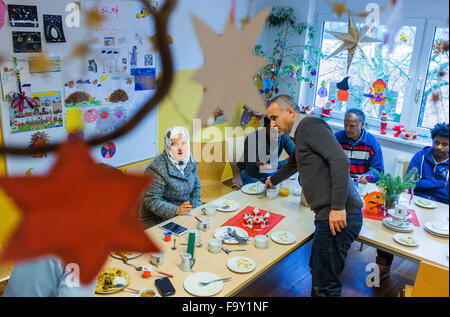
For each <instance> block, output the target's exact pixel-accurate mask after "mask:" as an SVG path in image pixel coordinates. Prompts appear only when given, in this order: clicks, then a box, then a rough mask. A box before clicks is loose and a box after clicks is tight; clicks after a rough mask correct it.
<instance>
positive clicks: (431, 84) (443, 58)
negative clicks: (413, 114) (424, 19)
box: [417, 28, 448, 128]
mask: <svg viewBox="0 0 450 317" xmlns="http://www.w3.org/2000/svg"><path fill="white" fill-rule="evenodd" d="M445 41H448V28H436V29H435V32H434V39H433V46H432V47H431V51H430V61H429V63H428V71H427V79H426V81H425V89H424V92H423V98H422V105H421V107H420V114H419V121H418V122H417V126H419V127H424V128H432V127H434V126H435V125H436V123H439V122H447V123H448V52H444V50H443V44H444V42H445ZM433 95H435V96H439V100H433Z"/></svg>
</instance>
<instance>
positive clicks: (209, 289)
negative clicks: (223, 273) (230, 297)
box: [184, 272, 223, 296]
mask: <svg viewBox="0 0 450 317" xmlns="http://www.w3.org/2000/svg"><path fill="white" fill-rule="evenodd" d="M216 279H220V277H218V276H217V275H215V274H213V273H209V272H198V273H194V274H191V275H189V276H188V277H186V279H185V280H184V289H185V290H186V291H187V292H189V293H190V294H192V295H195V296H213V295H216V294H217V293H219V292H220V291H221V290H222V288H223V281H219V282H214V283H211V284H209V285H206V286H201V285H200V284H199V282H209V281H212V280H216Z"/></svg>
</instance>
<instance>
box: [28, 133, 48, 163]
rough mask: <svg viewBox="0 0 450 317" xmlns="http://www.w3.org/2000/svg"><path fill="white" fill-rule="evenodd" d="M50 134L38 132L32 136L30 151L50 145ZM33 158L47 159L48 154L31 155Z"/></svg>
mask: <svg viewBox="0 0 450 317" xmlns="http://www.w3.org/2000/svg"><path fill="white" fill-rule="evenodd" d="M48 144H49V141H48V134H47V133H45V132H36V133H35V134H33V135H32V136H31V140H30V144H29V145H28V148H29V149H35V148H37V147H40V146H44V145H48ZM31 157H34V158H40V157H47V153H42V154H31Z"/></svg>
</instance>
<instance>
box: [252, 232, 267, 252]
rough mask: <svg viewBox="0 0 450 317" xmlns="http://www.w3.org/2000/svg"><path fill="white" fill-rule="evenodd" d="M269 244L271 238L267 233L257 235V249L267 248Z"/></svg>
mask: <svg viewBox="0 0 450 317" xmlns="http://www.w3.org/2000/svg"><path fill="white" fill-rule="evenodd" d="M268 244H269V238H268V237H267V236H265V235H262V234H260V235H257V236H255V247H256V248H257V249H265V248H267V246H268Z"/></svg>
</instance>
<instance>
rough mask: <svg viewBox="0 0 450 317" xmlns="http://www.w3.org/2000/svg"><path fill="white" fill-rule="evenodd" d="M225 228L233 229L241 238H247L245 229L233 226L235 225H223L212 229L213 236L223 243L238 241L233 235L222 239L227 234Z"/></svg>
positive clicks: (235, 242)
mask: <svg viewBox="0 0 450 317" xmlns="http://www.w3.org/2000/svg"><path fill="white" fill-rule="evenodd" d="M227 228H231V229H234V230H235V231H236V233H237V234H238V235H239V236H240V237H242V238H245V239H247V238H248V233H247V231H245V230H244V229H242V228H239V227H235V226H224V227H219V228H217V229H216V230H214V238H216V239H219V240H224V243H228V244H238V243H239V242H238V241H237V240H236V239H235V238H233V237H231V238H227V239H224V237H225V236H228V230H227Z"/></svg>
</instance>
